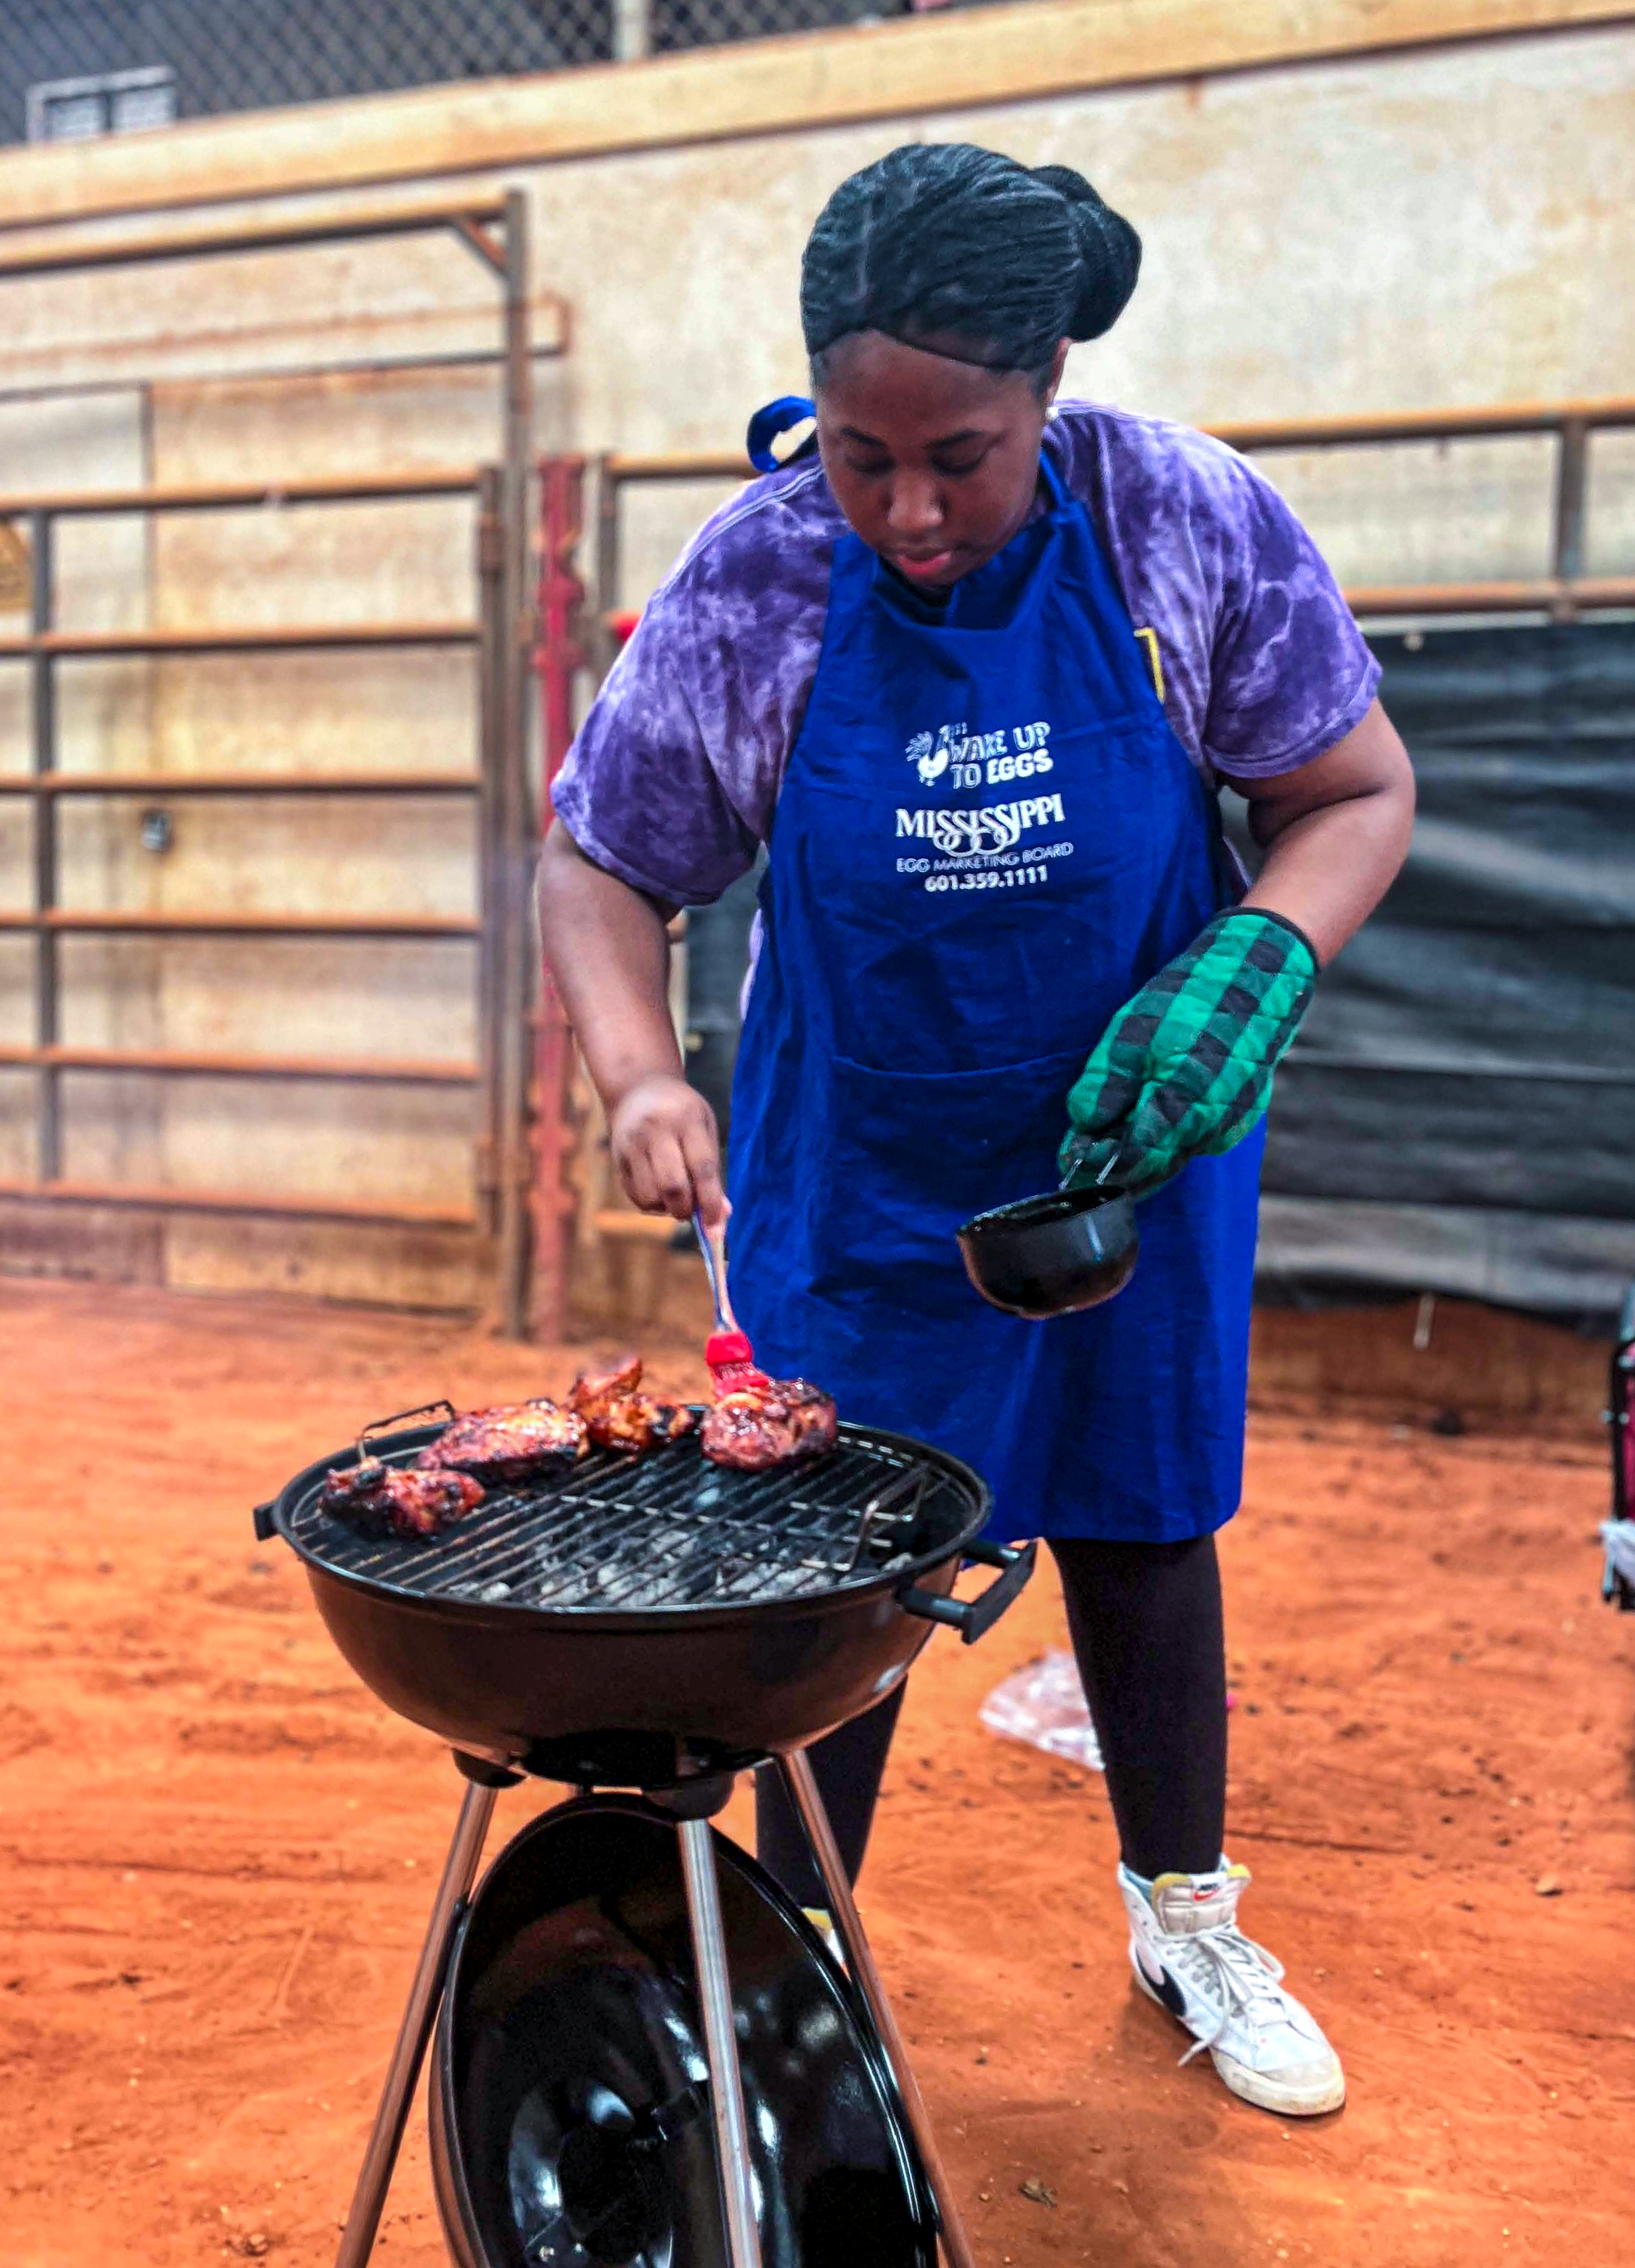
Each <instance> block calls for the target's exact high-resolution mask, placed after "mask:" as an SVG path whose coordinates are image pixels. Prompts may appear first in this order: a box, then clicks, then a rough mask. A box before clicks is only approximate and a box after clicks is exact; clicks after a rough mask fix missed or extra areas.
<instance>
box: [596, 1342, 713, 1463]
mask: <svg viewBox="0 0 1635 2268" xmlns="http://www.w3.org/2000/svg"><path fill="white" fill-rule="evenodd" d="M641 1384H642V1365H641V1358H640V1356H639V1355H633V1354H630V1355H624V1356H622V1358H621V1359H620V1360H619V1361H618V1362H616V1363H615V1365H614V1366H613V1368H612V1369H611V1370H601V1371H595V1370H593V1371H586V1372H582V1373H580V1375H579V1376H578V1378H576V1379H575V1380H574V1381H573V1386H572V1388H571V1391H570V1393H569V1395H568V1403H569V1407H570V1408H571V1410H574V1411H575V1412H576V1413H577V1414H578V1416H579V1417H580V1418H583V1419H584V1420H585V1427H586V1432H588V1433H589V1435H590V1437H591V1439H592V1440H593V1441H594V1442H595V1444H596V1446H597V1447H598V1448H599V1449H621V1450H622V1451H623V1452H624V1453H625V1454H627V1455H629V1456H639V1455H640V1454H641V1453H642V1452H643V1450H644V1449H653V1448H657V1447H659V1444H660V1443H661V1442H664V1441H679V1440H681V1436H682V1434H683V1433H690V1432H692V1430H693V1427H694V1425H696V1423H697V1420H696V1418H695V1417H694V1415H693V1412H692V1411H691V1410H689V1408H688V1407H687V1405H686V1403H684V1402H683V1403H677V1402H658V1401H655V1400H654V1398H653V1396H652V1395H651V1394H644V1393H643V1392H642V1390H641Z"/></svg>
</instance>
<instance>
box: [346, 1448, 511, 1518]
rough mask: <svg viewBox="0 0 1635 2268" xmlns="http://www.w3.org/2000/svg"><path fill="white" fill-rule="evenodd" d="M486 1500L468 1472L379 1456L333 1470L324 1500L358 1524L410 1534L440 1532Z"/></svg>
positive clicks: (480, 1486) (478, 1485)
mask: <svg viewBox="0 0 1635 2268" xmlns="http://www.w3.org/2000/svg"><path fill="white" fill-rule="evenodd" d="M319 1502H320V1505H321V1506H322V1508H323V1510H324V1511H325V1512H328V1513H334V1514H335V1516H336V1517H337V1518H338V1519H341V1520H345V1521H350V1523H351V1525H352V1526H353V1527H354V1528H369V1529H372V1530H373V1531H374V1532H375V1533H376V1534H379V1535H405V1536H410V1537H413V1536H424V1535H438V1533H439V1531H440V1530H442V1529H443V1528H449V1527H452V1526H453V1522H454V1521H457V1520H463V1519H464V1518H465V1516H466V1514H467V1513H468V1512H469V1511H470V1510H471V1507H472V1506H473V1505H475V1504H481V1503H482V1485H481V1484H480V1483H479V1482H477V1481H474V1480H473V1479H472V1478H471V1476H469V1474H468V1473H446V1472H416V1470H415V1469H413V1467H409V1468H407V1469H406V1468H404V1467H403V1466H401V1465H387V1464H382V1463H381V1462H380V1461H379V1458H378V1457H366V1458H365V1460H364V1462H363V1463H362V1464H360V1465H349V1466H348V1467H347V1469H345V1471H343V1472H335V1473H331V1474H330V1475H329V1476H328V1479H327V1480H326V1481H325V1483H324V1486H323V1494H322V1496H321V1497H320V1499H319Z"/></svg>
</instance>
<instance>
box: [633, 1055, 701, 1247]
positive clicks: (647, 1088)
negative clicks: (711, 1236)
mask: <svg viewBox="0 0 1635 2268" xmlns="http://www.w3.org/2000/svg"><path fill="white" fill-rule="evenodd" d="M608 1140H609V1143H610V1145H611V1147H612V1150H613V1160H614V1163H615V1166H616V1167H618V1169H619V1179H620V1180H621V1181H622V1182H623V1184H624V1187H625V1191H626V1194H627V1195H628V1196H629V1197H630V1202H631V1204H635V1205H639V1206H640V1208H641V1210H642V1211H644V1212H667V1213H669V1214H671V1215H672V1216H673V1217H674V1219H677V1220H688V1219H690V1218H691V1217H692V1214H693V1212H694V1211H697V1213H698V1215H699V1218H700V1219H702V1220H703V1224H704V1226H705V1227H706V1228H713V1227H714V1226H715V1224H716V1223H717V1221H718V1220H720V1219H722V1218H723V1216H724V1215H725V1211H726V1200H725V1196H724V1194H723V1192H722V1189H721V1136H720V1130H719V1129H718V1127H717V1125H716V1123H715V1113H714V1111H713V1110H711V1108H710V1105H709V1104H708V1103H707V1102H706V1101H704V1099H703V1095H702V1094H699V1093H698V1091H697V1089H696V1087H691V1086H689V1085H688V1084H687V1081H686V1080H685V1079H681V1078H679V1077H678V1076H677V1075H676V1074H675V1073H674V1072H673V1071H658V1072H654V1073H653V1074H652V1076H650V1077H649V1078H646V1079H638V1080H637V1083H636V1085H635V1086H632V1087H630V1089H629V1090H628V1091H627V1092H626V1093H625V1094H622V1096H621V1097H620V1099H619V1101H618V1103H617V1104H616V1106H615V1109H614V1111H613V1115H612V1117H611V1119H610V1120H609V1122H608Z"/></svg>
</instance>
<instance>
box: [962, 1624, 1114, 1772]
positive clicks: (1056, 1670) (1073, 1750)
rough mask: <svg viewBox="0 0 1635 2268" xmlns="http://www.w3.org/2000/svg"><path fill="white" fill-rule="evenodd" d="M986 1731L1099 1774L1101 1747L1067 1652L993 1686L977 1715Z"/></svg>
mask: <svg viewBox="0 0 1635 2268" xmlns="http://www.w3.org/2000/svg"><path fill="white" fill-rule="evenodd" d="M978 1714H979V1715H980V1717H981V1719H982V1721H983V1724H984V1725H985V1726H986V1727H988V1730H989V1731H990V1732H991V1733H998V1734H999V1736H1000V1737H1001V1739H1003V1740H1006V1741H1026V1742H1027V1745H1028V1747H1029V1748H1033V1749H1043V1750H1044V1752H1045V1754H1046V1756H1061V1757H1063V1758H1064V1760H1065V1761H1066V1762H1067V1763H1068V1764H1082V1765H1083V1766H1084V1767H1085V1769H1086V1771H1101V1745H1100V1743H1099V1742H1097V1740H1096V1736H1095V1727H1094V1725H1093V1724H1092V1723H1091V1722H1090V1712H1089V1710H1088V1709H1087V1708H1086V1705H1085V1690H1084V1687H1083V1686H1082V1685H1081V1684H1080V1683H1079V1669H1078V1665H1077V1664H1076V1663H1075V1661H1074V1660H1073V1657H1072V1654H1071V1653H1046V1654H1042V1655H1041V1656H1040V1657H1039V1659H1038V1660H1037V1661H1027V1662H1024V1663H1023V1664H1022V1667H1021V1668H1020V1669H1018V1670H1015V1671H1013V1674H1012V1675H1010V1676H1009V1677H1007V1678H1006V1679H1005V1682H1004V1683H1003V1684H1000V1685H996V1686H995V1687H994V1689H993V1691H992V1692H991V1694H990V1695H989V1696H988V1698H987V1699H986V1700H985V1701H984V1702H983V1705H982V1708H981V1710H980V1711H979V1712H978Z"/></svg>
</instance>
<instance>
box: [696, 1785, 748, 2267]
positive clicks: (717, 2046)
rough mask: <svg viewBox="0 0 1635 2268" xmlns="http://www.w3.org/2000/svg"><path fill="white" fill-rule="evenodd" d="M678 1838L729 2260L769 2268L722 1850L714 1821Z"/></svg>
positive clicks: (700, 1821) (735, 2264)
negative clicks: (753, 2167)
mask: <svg viewBox="0 0 1635 2268" xmlns="http://www.w3.org/2000/svg"><path fill="white" fill-rule="evenodd" d="M676 1832H677V1833H678V1834H679V1835H680V1837H681V1872H682V1874H683V1875H684V1876H685V1878H686V1882H687V1913H688V1918H689V1921H690V1922H691V1924H692V1931H693V1960H694V1962H695V1964H696V1968H697V1970H698V1999H699V2003H700V2006H701V2007H702V2008H703V2020H704V2047H705V2051H706V2052H707V2054H708V2055H709V2058H710V2107H711V2111H712V2112H713V2114H714V2117H715V2157H716V2168H717V2170H718V2173H719V2175H720V2177H721V2195H722V2198H723V2200H724V2202H725V2207H726V2255H727V2260H728V2263H729V2264H730V2268H761V2224H760V2221H759V2219H758V2218H757V2216H756V2213H755V2191H754V2188H753V2186H752V2184H751V2182H750V2178H749V2127H748V2120H747V2119H746V2117H745V2116H744V2082H743V2078H742V2075H741V2073H740V2070H739V2066H738V2034H737V2033H736V2031H735V2030H734V2029H733V1989H732V1981H731V1979H730V1978H729V1977H728V1976H727V1972H726V1933H725V1929H724V1928H723V1926H722V1922H721V1886H720V1883H719V1881H718V1879H717V1876H716V1871H715V1845H714V1844H713V1843H712V1842H711V1836H710V1823H709V1821H708V1820H707V1819H683V1820H681V1822H680V1823H679V1824H678V1826H677V1829H676Z"/></svg>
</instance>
